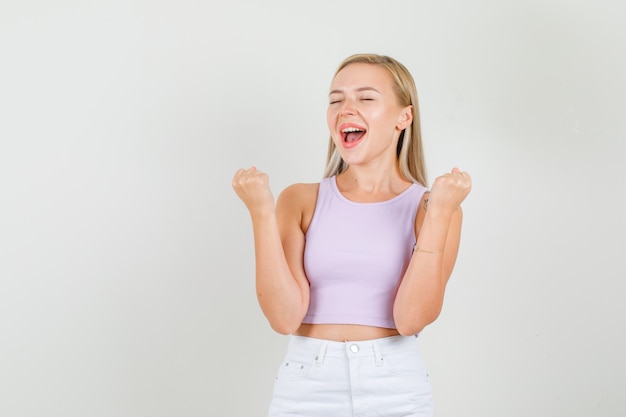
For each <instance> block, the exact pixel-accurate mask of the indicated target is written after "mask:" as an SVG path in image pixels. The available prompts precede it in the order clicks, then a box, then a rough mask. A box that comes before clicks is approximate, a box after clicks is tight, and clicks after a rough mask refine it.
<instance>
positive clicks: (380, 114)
mask: <svg viewBox="0 0 626 417" xmlns="http://www.w3.org/2000/svg"><path fill="white" fill-rule="evenodd" d="M330 90H331V91H330V94H329V104H328V112H327V122H328V128H329V130H330V135H331V137H332V140H333V142H334V143H335V146H337V149H338V150H339V153H340V155H341V157H342V158H343V160H344V161H345V162H346V163H347V164H348V165H363V164H368V163H374V162H375V161H377V162H382V163H389V162H393V163H395V162H396V160H397V157H396V146H397V143H398V137H399V136H400V133H401V132H402V130H403V129H404V128H406V127H407V126H408V125H409V124H410V123H411V121H412V112H411V106H401V105H400V104H399V103H398V99H397V97H396V94H395V92H394V86H393V81H392V79H391V76H390V75H389V73H388V72H387V70H386V69H385V68H383V67H381V66H378V65H372V64H350V65H348V66H347V67H345V68H343V69H342V70H341V71H339V73H338V74H337V75H336V76H335V78H334V80H333V82H332V85H331V88H330Z"/></svg>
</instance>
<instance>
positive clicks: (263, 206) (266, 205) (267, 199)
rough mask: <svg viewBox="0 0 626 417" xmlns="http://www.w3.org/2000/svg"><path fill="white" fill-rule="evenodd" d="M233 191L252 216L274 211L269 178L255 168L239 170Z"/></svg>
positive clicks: (234, 178) (235, 177) (234, 180)
mask: <svg viewBox="0 0 626 417" xmlns="http://www.w3.org/2000/svg"><path fill="white" fill-rule="evenodd" d="M233 189H234V190H235V192H236V193H237V195H238V196H239V198H240V199H241V201H243V202H244V204H245V205H246V207H248V211H250V214H251V215H254V214H256V213H263V212H265V211H267V210H273V209H274V195H273V194H272V190H271V189H270V183H269V177H268V175H267V174H266V173H264V172H261V171H259V170H257V169H256V168H255V167H252V168H250V169H240V170H238V171H237V172H236V173H235V176H234V177H233Z"/></svg>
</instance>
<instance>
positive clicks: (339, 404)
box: [269, 336, 434, 417]
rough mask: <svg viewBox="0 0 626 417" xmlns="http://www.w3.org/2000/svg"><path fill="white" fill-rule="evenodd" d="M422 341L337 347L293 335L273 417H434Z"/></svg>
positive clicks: (398, 340)
mask: <svg viewBox="0 0 626 417" xmlns="http://www.w3.org/2000/svg"><path fill="white" fill-rule="evenodd" d="M433 415H434V412H433V400H432V391H431V386H430V381H429V377H428V372H427V370H426V366H425V365H424V361H423V359H422V356H421V354H420V349H419V345H418V341H417V336H392V337H385V338H382V339H374V340H366V341H359V342H334V341H329V340H322V339H314V338H309V337H302V336H291V338H290V340H289V346H288V349H287V355H286V357H285V360H284V361H283V362H282V364H281V366H280V368H279V370H278V375H277V376H276V383H275V386H274V395H273V399H272V403H271V405H270V412H269V416H270V417H290V416H293V417H296V416H297V417H318V416H319V417H344V416H345V417H400V416H402V417H418V416H420V417H432V416H433Z"/></svg>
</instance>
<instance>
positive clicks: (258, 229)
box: [233, 64, 471, 341]
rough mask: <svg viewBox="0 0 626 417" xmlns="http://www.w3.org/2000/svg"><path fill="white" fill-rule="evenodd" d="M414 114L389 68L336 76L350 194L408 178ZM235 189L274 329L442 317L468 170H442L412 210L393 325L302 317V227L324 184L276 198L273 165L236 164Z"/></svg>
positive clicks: (331, 116)
mask: <svg viewBox="0 0 626 417" xmlns="http://www.w3.org/2000/svg"><path fill="white" fill-rule="evenodd" d="M411 122H412V112H411V107H410V106H401V105H400V104H399V103H398V100H397V98H396V95H395V92H394V89H393V82H392V79H391V77H390V76H389V74H388V73H387V71H386V70H385V69H384V68H383V67H380V66H376V65H370V64H351V65H348V66H347V67H345V68H344V69H342V70H341V71H340V72H339V73H338V74H337V75H336V77H335V78H334V80H333V82H332V85H331V92H330V95H329V106H328V112H327V123H328V127H329V130H330V134H331V138H332V140H333V142H334V143H335V145H336V146H337V148H338V150H339V153H340V155H341V157H342V158H343V160H344V161H345V162H346V163H347V164H348V169H347V170H346V171H344V172H343V173H341V174H340V175H338V176H337V186H338V188H339V190H340V191H341V193H342V194H343V195H344V196H345V197H346V198H348V199H350V200H352V201H355V202H364V203H366V202H378V201H385V200H389V199H391V198H393V197H395V196H397V195H398V194H400V193H401V192H403V191H404V190H406V189H407V188H408V187H409V186H410V184H411V183H410V182H409V181H407V180H406V179H405V178H403V177H402V176H401V174H400V171H399V168H398V162H397V156H396V146H397V143H398V138H399V137H400V133H401V132H402V130H403V129H405V128H406V127H407V126H408V125H410V123H411ZM347 131H355V133H350V134H347V133H346V132H347ZM233 188H234V190H235V191H236V193H237V195H238V196H239V197H240V198H241V200H242V201H243V202H244V203H245V205H246V207H247V208H248V211H249V212H250V216H251V219H252V226H253V232H254V241H255V260H256V288H257V297H258V300H259V304H260V306H261V309H262V311H263V313H264V314H265V316H266V317H267V319H268V321H269V323H270V325H271V326H272V328H273V329H274V330H275V331H277V332H279V333H281V334H296V335H301V336H308V337H315V338H320V339H327V340H336V341H347V340H367V339H374V338H380V337H387V336H393V335H398V334H403V335H411V334H416V333H419V332H420V331H421V330H422V329H423V328H424V327H425V326H426V325H428V324H430V323H432V322H433V321H434V320H435V319H436V318H437V317H438V315H439V313H440V311H441V307H442V305H443V298H444V291H445V287H446V284H447V282H448V279H449V278H450V274H451V273H452V269H453V267H454V263H455V261H456V256H457V252H458V248H459V241H460V233H461V221H462V211H461V207H460V204H461V202H462V201H463V200H464V199H465V197H466V196H467V194H468V193H469V191H470V189H471V179H470V177H469V175H468V174H467V173H465V172H461V171H460V170H458V169H457V168H454V169H453V170H452V171H451V172H449V173H447V174H444V175H442V176H440V177H438V178H437V179H436V180H435V181H434V183H433V186H432V188H431V192H430V193H429V194H426V195H425V196H424V198H423V199H422V202H421V203H420V206H419V208H418V211H417V215H416V218H415V236H416V239H417V245H418V247H419V248H420V249H419V250H417V251H415V252H414V254H413V256H412V258H411V260H410V262H409V265H408V267H407V270H406V272H405V274H404V276H403V277H402V281H401V284H400V287H399V289H398V292H397V295H396V299H395V302H394V306H393V315H394V320H395V323H396V327H397V328H396V329H387V328H380V327H374V326H361V325H352V324H306V323H302V320H303V318H304V316H305V314H306V312H307V309H308V305H309V282H308V280H307V277H306V274H305V271H304V266H303V258H304V247H305V235H306V231H307V230H308V227H309V224H310V222H311V219H312V217H313V211H314V209H315V203H316V200H317V191H318V188H319V184H294V185H292V186H290V187H287V188H286V189H285V190H284V191H283V192H282V193H281V194H280V196H279V198H278V200H277V201H276V203H275V202H274V197H273V195H272V193H271V191H270V187H269V178H268V176H267V174H265V173H263V172H261V171H259V170H257V169H256V168H254V167H252V168H250V169H247V170H246V169H240V170H238V171H237V173H236V174H235V177H234V178H233ZM426 200H428V203H427V204H426Z"/></svg>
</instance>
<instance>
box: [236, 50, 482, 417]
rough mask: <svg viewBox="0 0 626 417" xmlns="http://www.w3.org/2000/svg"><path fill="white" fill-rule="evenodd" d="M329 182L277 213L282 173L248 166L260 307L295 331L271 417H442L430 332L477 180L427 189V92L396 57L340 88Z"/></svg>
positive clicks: (349, 71)
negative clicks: (427, 357) (423, 340)
mask: <svg viewBox="0 0 626 417" xmlns="http://www.w3.org/2000/svg"><path fill="white" fill-rule="evenodd" d="M327 121H328V128H329V129H330V143H329V154H328V164H327V168H326V173H325V178H324V179H323V180H322V181H321V182H320V183H316V184H294V185H292V186H290V187H288V188H286V189H285V190H284V191H283V192H282V193H281V194H280V197H279V198H278V200H277V202H276V204H275V203H274V198H273V195H272V193H271V191H270V187H269V183H268V176H267V175H266V174H265V173H263V172H261V171H259V170H257V169H256V168H254V167H253V168H250V169H247V170H244V169H240V170H239V171H237V173H236V174H235V177H234V179H233V188H234V189H235V191H236V193H237V194H238V196H239V197H240V198H241V200H242V201H243V202H244V203H245V205H246V206H247V208H248V210H249V212H250V216H251V218H252V225H253V231H254V242H255V255H256V256H255V257H256V286H257V295H258V300H259V303H260V305H261V308H262V310H263V313H264V314H265V316H266V317H267V319H268V321H269V323H270V325H271V326H272V328H273V329H274V330H275V331H277V332H279V333H282V334H291V337H290V341H289V347H288V351H287V355H286V358H285V360H284V362H283V363H282V364H281V367H280V369H279V371H278V376H277V378H276V383H275V387H274V398H273V400H272V403H271V406H270V416H271V417H278V416H291V415H297V416H311V417H313V416H320V417H322V416H323V417H341V416H364V417H366V416H385V417H391V416H432V415H433V405H432V395H431V389H430V384H429V381H428V374H427V372H426V368H425V366H424V363H423V360H422V358H421V356H420V353H419V348H418V343H417V335H418V334H419V333H420V332H421V330H422V329H423V328H424V327H425V326H426V325H428V324H429V323H432V322H433V321H434V320H435V319H436V318H437V316H438V315H439V313H440V311H441V307H442V304H443V297H444V290H445V287H446V283H447V282H448V278H449V277H450V274H451V273H452V269H453V267H454V263H455V261H456V256H457V252H458V248H459V240H460V233H461V218H462V213H461V207H460V204H461V202H462V201H463V200H464V199H465V197H466V196H467V194H468V193H469V191H470V188H471V179H470V177H469V175H468V174H467V173H465V172H461V171H460V170H459V169H457V168H454V169H452V170H451V172H449V173H447V174H444V175H442V176H440V177H438V178H437V179H436V180H435V181H434V183H433V185H432V188H431V190H430V192H429V191H428V190H427V189H426V174H425V167H424V161H423V154H422V143H421V137H420V124H419V110H418V103H417V92H416V89H415V84H414V81H413V78H412V77H411V75H410V73H409V72H408V71H407V69H406V68H405V67H404V66H403V65H402V64H400V63H399V62H397V61H396V60H394V59H392V58H389V57H386V56H380V55H354V56H351V57H349V58H347V59H346V60H345V61H344V62H343V63H342V64H341V65H340V66H339V68H338V70H337V72H336V73H335V77H334V78H333V81H332V85H331V88H330V94H329V105H328V113H327Z"/></svg>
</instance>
